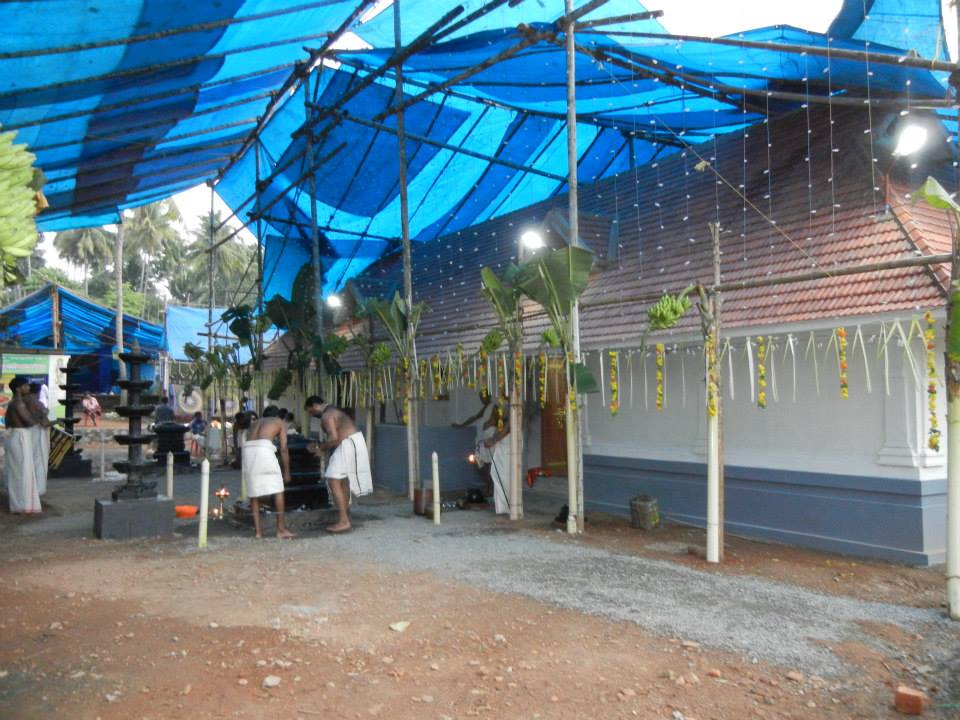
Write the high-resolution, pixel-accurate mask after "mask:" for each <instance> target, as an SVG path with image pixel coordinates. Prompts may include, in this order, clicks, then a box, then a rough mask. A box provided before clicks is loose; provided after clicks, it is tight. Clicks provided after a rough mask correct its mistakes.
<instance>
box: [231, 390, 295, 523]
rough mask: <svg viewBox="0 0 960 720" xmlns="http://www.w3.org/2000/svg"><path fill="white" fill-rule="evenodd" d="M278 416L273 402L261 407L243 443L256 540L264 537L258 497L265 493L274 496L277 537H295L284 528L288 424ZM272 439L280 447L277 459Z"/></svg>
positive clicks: (244, 470)
mask: <svg viewBox="0 0 960 720" xmlns="http://www.w3.org/2000/svg"><path fill="white" fill-rule="evenodd" d="M278 415H279V409H278V408H276V407H274V406H272V405H271V406H270V407H268V408H266V409H264V411H263V417H262V418H261V419H259V420H257V421H256V422H254V423H252V424H251V425H250V429H249V430H247V439H246V441H245V442H244V443H243V451H242V472H243V482H244V483H245V484H246V488H247V494H248V495H249V496H250V512H251V513H253V527H254V529H255V530H256V532H257V538H258V539H259V538H262V537H263V531H262V529H261V527H260V498H262V497H265V496H267V495H273V508H274V510H275V511H276V513H277V537H278V538H281V539H287V538H292V537H294V534H293V533H292V532H290V531H289V530H287V525H286V521H285V519H284V511H285V507H284V498H283V486H284V485H286V484H287V483H289V482H290V453H289V452H288V450H287V424H286V423H285V422H284V421H283V420H281V419H280V418H279V417H278ZM274 440H276V441H277V442H278V443H279V446H280V461H279V462H278V461H277V448H276V447H274V444H273V443H274ZM281 465H282V466H283V467H282V469H281Z"/></svg>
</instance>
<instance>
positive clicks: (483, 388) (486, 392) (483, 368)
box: [477, 348, 490, 401]
mask: <svg viewBox="0 0 960 720" xmlns="http://www.w3.org/2000/svg"><path fill="white" fill-rule="evenodd" d="M488 357H489V355H488V354H487V352H486V351H485V350H484V349H483V348H481V349H480V367H479V369H478V371H477V374H478V375H479V376H480V377H479V380H480V397H481V398H483V400H484V401H486V400H488V399H489V398H490V388H489V387H487V372H488V363H487V358H488Z"/></svg>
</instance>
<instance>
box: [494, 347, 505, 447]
mask: <svg viewBox="0 0 960 720" xmlns="http://www.w3.org/2000/svg"><path fill="white" fill-rule="evenodd" d="M496 368H497V432H500V431H501V430H503V398H504V396H505V395H506V394H507V370H506V367H503V366H502V363H499V362H498V363H496Z"/></svg>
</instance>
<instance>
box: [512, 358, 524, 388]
mask: <svg viewBox="0 0 960 720" xmlns="http://www.w3.org/2000/svg"><path fill="white" fill-rule="evenodd" d="M513 386H514V387H515V388H516V389H517V394H518V396H519V395H520V391H521V388H523V353H521V352H515V353H514V354H513Z"/></svg>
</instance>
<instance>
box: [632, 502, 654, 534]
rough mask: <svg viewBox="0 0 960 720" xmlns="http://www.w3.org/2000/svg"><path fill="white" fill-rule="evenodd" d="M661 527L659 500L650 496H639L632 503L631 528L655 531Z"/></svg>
mask: <svg viewBox="0 0 960 720" xmlns="http://www.w3.org/2000/svg"><path fill="white" fill-rule="evenodd" d="M658 525H660V508H659V507H658V506H657V499H656V498H655V497H652V496H650V495H637V496H636V497H635V498H633V499H632V500H631V501H630V527H633V528H638V529H641V530H653V529H654V528H655V527H657V526H658Z"/></svg>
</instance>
